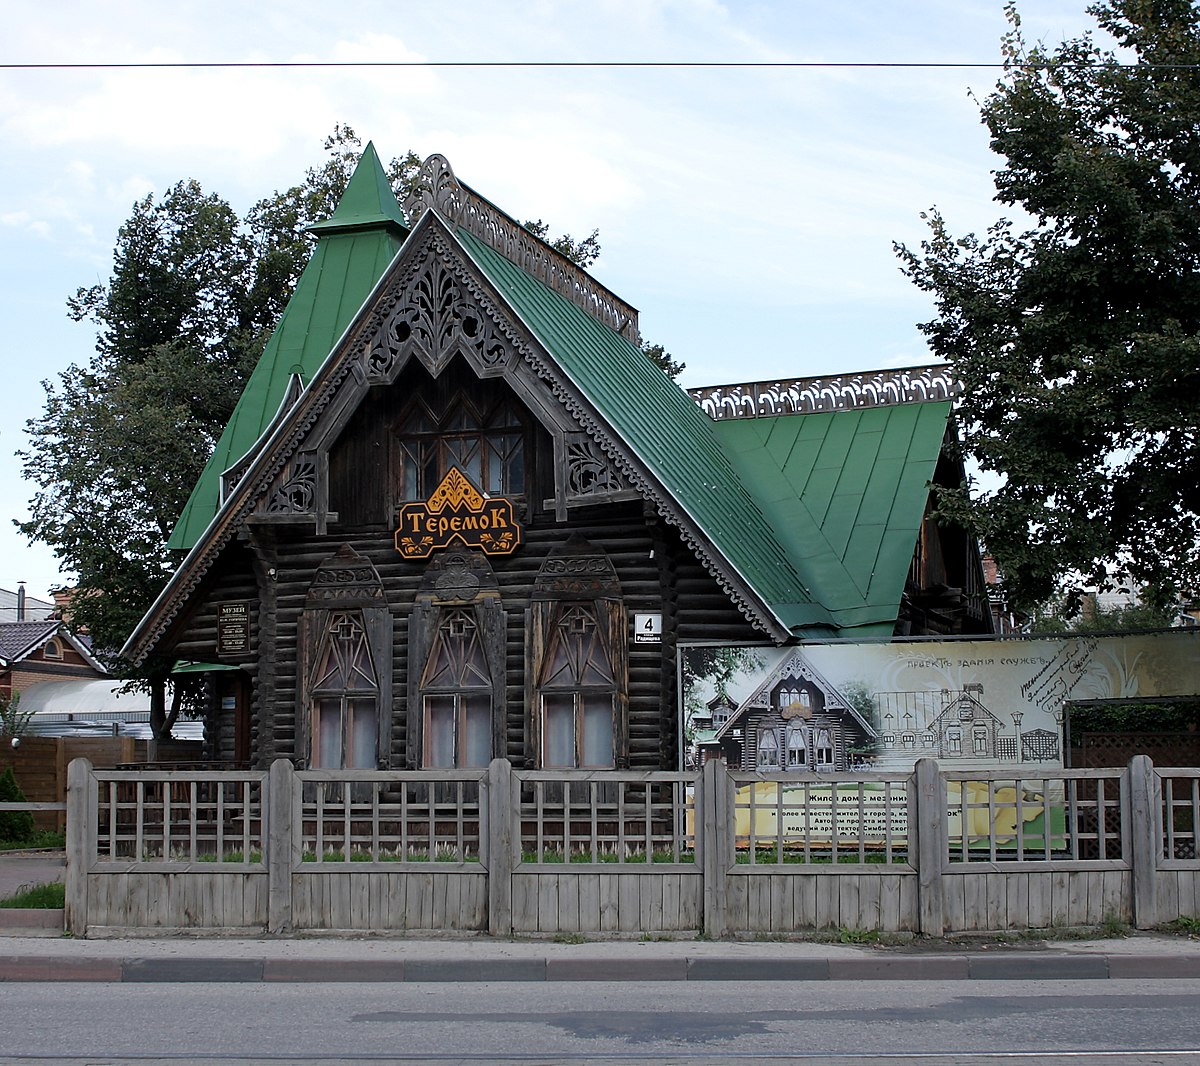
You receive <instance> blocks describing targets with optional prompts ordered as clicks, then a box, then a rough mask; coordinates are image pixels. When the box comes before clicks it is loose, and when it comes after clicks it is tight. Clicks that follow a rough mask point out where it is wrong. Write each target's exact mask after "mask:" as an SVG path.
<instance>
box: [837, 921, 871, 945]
mask: <svg viewBox="0 0 1200 1066" xmlns="http://www.w3.org/2000/svg"><path fill="white" fill-rule="evenodd" d="M837 934H838V943H839V944H878V943H879V930H878V929H850V928H848V927H847V926H844V925H843V926H839V927H838V931H837Z"/></svg>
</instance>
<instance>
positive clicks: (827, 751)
mask: <svg viewBox="0 0 1200 1066" xmlns="http://www.w3.org/2000/svg"><path fill="white" fill-rule="evenodd" d="M814 747H815V748H816V755H817V768H818V769H820V768H821V767H823V766H824V767H828V766H833V764H834V749H833V737H832V736H830V734H829V730H828V729H818V730H817V736H816V743H815V745H814Z"/></svg>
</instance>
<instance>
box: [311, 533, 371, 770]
mask: <svg viewBox="0 0 1200 1066" xmlns="http://www.w3.org/2000/svg"><path fill="white" fill-rule="evenodd" d="M346 618H350V619H352V620H354V622H355V623H356V624H358V625H359V626H361V628H362V632H363V634H364V638H365V640H366V645H367V648H368V649H369V654H370V657H371V663H372V667H373V670H374V674H375V688H374V692H375V727H376V732H375V760H374V767H375V768H377V769H380V770H386V769H388V768H389V764H390V752H391V730H392V654H393V652H392V644H393V638H392V631H393V626H392V615H391V612H390V611H389V610H388V607H387V603H386V600H385V599H384V595H383V585H382V582H381V581H380V580H379V574H378V572H377V571H376V570H375V568H374V566H373V565H372V564H371V562H370V561H369V560H368V559H366V558H364V557H363V556H361V555H358V553H356V552H355V551H353V550H352V549H351V548H350V547H349V545H342V547H341V548H340V549H339V550H338V552H337V553H336V554H334V555H332V556H330V557H329V558H327V559H326V560H325V561H324V562H322V563H321V565H320V566H319V567H318V568H317V572H316V575H315V576H314V578H313V582H312V584H311V585H310V586H309V590H308V594H307V596H306V597H305V603H304V610H303V612H302V613H301V615H300V620H299V626H298V639H297V672H298V683H297V693H296V697H297V698H296V715H295V742H294V749H293V750H294V758H295V760H296V762H297V763H298V764H299V765H301V766H311V765H312V762H313V740H314V725H315V721H316V713H317V708H316V701H317V700H318V699H320V698H322V697H323V696H327V695H329V693H327V692H326V691H324V690H322V689H321V688H320V687H319V681H320V678H319V677H318V676H317V672H318V670H319V668H320V665H321V654H322V651H323V650H324V648H325V647H326V646H327V641H328V638H329V634H330V631H331V630H332V629H333V628H334V627H335V626H337V625H338V624H340V623H341V622H342V621H343V620H344V619H346ZM342 761H343V763H344V761H345V749H344V748H343V760H342Z"/></svg>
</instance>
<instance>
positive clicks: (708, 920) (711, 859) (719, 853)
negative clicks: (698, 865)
mask: <svg viewBox="0 0 1200 1066" xmlns="http://www.w3.org/2000/svg"><path fill="white" fill-rule="evenodd" d="M696 798H697V800H698V801H699V802H698V803H697V804H696V806H697V807H698V808H699V816H700V827H699V834H700V840H701V847H702V849H703V855H704V863H703V871H702V872H703V876H704V931H705V932H706V933H707V934H708V935H709V936H712V937H723V936H725V935H726V933H727V932H728V931H729V929H728V927H729V908H728V897H727V895H726V878H727V876H728V871H729V836H730V830H731V827H730V820H729V816H730V811H729V775H728V773H727V772H726V770H725V762H724V760H723V759H708V760H707V761H706V762H705V763H704V772H703V773H702V774H701V776H700V791H699V793H698V794H697V797H696Z"/></svg>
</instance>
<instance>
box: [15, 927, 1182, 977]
mask: <svg viewBox="0 0 1200 1066" xmlns="http://www.w3.org/2000/svg"><path fill="white" fill-rule="evenodd" d="M1181 978H1183V979H1200V941H1194V940H1190V939H1187V938H1183V937H1171V936H1164V935H1157V934H1140V935H1137V936H1131V937H1127V938H1124V939H1111V940H1089V941H1066V942H1064V941H1041V942H1033V943H1028V942H1022V943H1021V944H1020V946H1006V945H1000V944H997V943H996V942H995V941H986V942H985V941H977V942H973V943H970V944H963V945H961V947H960V945H959V944H958V943H957V942H955V941H944V942H937V944H936V946H934V945H930V944H928V943H926V942H922V941H916V942H914V943H913V944H912V945H911V946H900V947H886V948H881V947H877V946H865V945H845V944H832V943H824V942H818V941H795V942H787V943H781V942H759V941H753V942H749V941H724V942H717V941H704V940H664V941H642V940H594V941H586V942H584V943H580V944H567V943H559V942H555V941H545V940H499V939H493V938H491V937H486V936H475V937H466V938H461V939H419V940H418V939H412V940H409V939H382V938H374V939H352V938H345V937H322V938H315V937H304V938H286V939H285V938H267V937H264V938H261V939H227V938H223V937H205V938H190V937H181V936H177V937H162V938H146V939H142V938H121V939H111V940H73V939H70V938H66V937H62V938H34V937H21V936H14V937H6V938H2V939H0V981H105V982H157V981H219V982H229V981H243V982H244V981H250V982H258V981H290V982H318V981H320V982H328V981H369V982H398V981H405V982H447V981H452V982H459V983H462V982H473V981H506V982H508V981H622V982H628V981H895V980H901V981H903V980H919V981H986V980H1072V981H1077V980H1108V979H1137V980H1147V979H1181Z"/></svg>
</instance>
